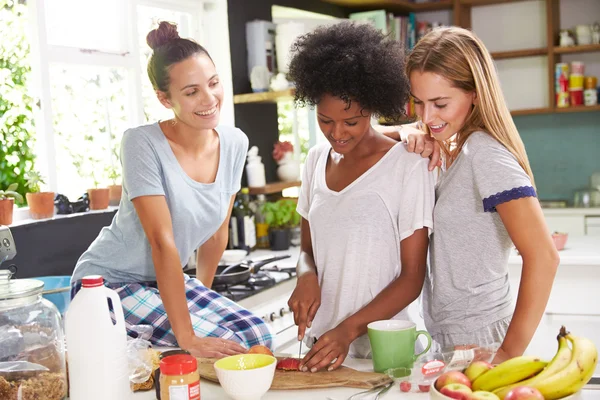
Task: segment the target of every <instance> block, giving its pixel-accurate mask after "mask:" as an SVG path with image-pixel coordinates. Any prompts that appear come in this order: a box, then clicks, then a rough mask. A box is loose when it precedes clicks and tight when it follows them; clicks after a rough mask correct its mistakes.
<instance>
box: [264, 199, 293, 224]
mask: <svg viewBox="0 0 600 400" xmlns="http://www.w3.org/2000/svg"><path fill="white" fill-rule="evenodd" d="M261 211H262V213H263V215H264V216H265V222H266V223H267V224H268V225H269V227H270V228H275V229H285V228H292V227H294V226H297V225H299V224H300V214H298V212H297V211H296V202H295V201H294V200H291V199H281V200H277V201H276V202H267V203H265V204H263V206H262V209H261Z"/></svg>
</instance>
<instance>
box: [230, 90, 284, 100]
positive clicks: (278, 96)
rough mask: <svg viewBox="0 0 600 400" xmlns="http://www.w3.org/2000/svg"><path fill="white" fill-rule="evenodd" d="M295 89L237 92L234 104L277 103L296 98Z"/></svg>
mask: <svg viewBox="0 0 600 400" xmlns="http://www.w3.org/2000/svg"><path fill="white" fill-rule="evenodd" d="M294 92H295V90H294V89H287V90H281V91H279V92H258V93H245V94H236V95H235V96H233V104H246V103H277V102H279V101H289V100H293V99H294Z"/></svg>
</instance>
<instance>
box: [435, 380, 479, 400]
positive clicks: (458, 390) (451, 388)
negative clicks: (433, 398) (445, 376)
mask: <svg viewBox="0 0 600 400" xmlns="http://www.w3.org/2000/svg"><path fill="white" fill-rule="evenodd" d="M440 393H441V394H443V395H444V396H448V397H452V398H453V399H457V400H469V396H470V395H471V394H472V393H473V392H472V391H471V388H470V387H468V386H467V385H463V384H462V383H450V384H448V385H446V386H444V387H443V388H441V389H440Z"/></svg>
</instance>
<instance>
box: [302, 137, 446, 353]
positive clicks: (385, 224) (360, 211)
mask: <svg viewBox="0 0 600 400" xmlns="http://www.w3.org/2000/svg"><path fill="white" fill-rule="evenodd" d="M330 150H331V146H330V145H329V143H324V144H322V145H319V146H316V147H314V148H312V149H311V150H310V152H309V154H308V157H307V159H306V164H305V166H304V173H303V179H302V188H301V190H300V198H299V199H298V213H299V214H300V215H301V216H302V217H303V218H305V219H306V220H308V222H309V223H310V233H311V237H312V246H313V255H314V259H315V264H316V267H317V272H318V279H319V285H320V288H321V307H320V308H319V310H318V312H317V314H316V316H315V319H314V321H313V323H312V327H311V329H310V332H309V333H308V335H307V344H308V345H310V344H312V343H313V340H314V339H315V338H317V339H318V338H319V336H321V335H322V334H324V333H325V332H327V331H329V330H330V329H333V328H335V327H336V326H337V325H338V324H339V323H340V322H342V321H343V320H345V319H346V318H348V317H349V316H351V315H353V314H355V313H356V312H357V311H359V310H360V309H361V308H363V307H364V306H365V305H367V304H368V303H370V302H371V300H373V299H374V298H375V297H376V296H377V295H378V294H379V293H380V292H381V291H382V290H383V289H384V288H385V287H387V286H388V285H389V284H390V283H391V282H392V281H394V280H395V279H396V278H397V277H398V276H399V274H400V268H401V266H400V241H401V240H403V239H405V238H407V237H409V236H410V235H412V234H413V233H414V231H415V230H417V229H421V228H423V227H428V228H429V231H430V233H431V230H432V228H433V219H432V215H433V206H434V201H435V194H434V185H435V177H434V175H433V173H432V172H429V171H427V164H428V162H429V160H428V159H424V158H422V157H421V156H420V155H417V154H413V153H408V152H407V151H406V149H405V147H404V145H403V144H402V143H398V144H396V145H395V146H394V147H393V148H392V149H390V150H389V151H388V152H387V153H386V154H385V155H384V156H383V157H382V158H381V159H380V160H379V161H378V162H377V163H376V164H375V165H374V166H373V167H371V168H370V169H369V170H368V171H366V172H365V173H364V174H362V175H361V176H360V177H359V178H357V179H356V180H355V181H354V182H352V183H351V184H350V185H348V186H347V187H346V188H344V189H343V190H342V191H340V192H335V191H332V190H330V189H329V188H328V187H327V184H326V182H325V169H326V166H327V159H328V157H329V154H330ZM394 319H409V316H408V313H407V312H406V310H403V311H401V312H400V313H398V314H397V315H396V316H395V317H394ZM370 353H371V347H370V345H369V339H368V337H367V335H363V336H361V337H360V338H358V339H357V340H355V341H354V342H353V343H352V345H351V346H350V351H349V355H350V356H353V357H362V358H366V357H369V356H370Z"/></svg>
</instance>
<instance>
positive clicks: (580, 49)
mask: <svg viewBox="0 0 600 400" xmlns="http://www.w3.org/2000/svg"><path fill="white" fill-rule="evenodd" d="M593 51H600V44H584V45H580V46H569V47H560V46H556V47H554V52H555V53H556V54H573V53H591V52H593Z"/></svg>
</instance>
